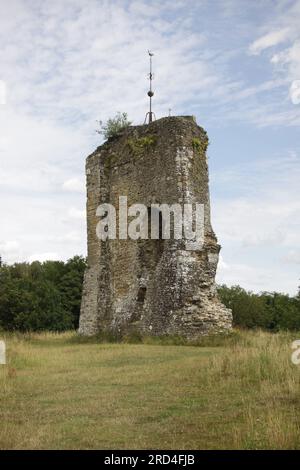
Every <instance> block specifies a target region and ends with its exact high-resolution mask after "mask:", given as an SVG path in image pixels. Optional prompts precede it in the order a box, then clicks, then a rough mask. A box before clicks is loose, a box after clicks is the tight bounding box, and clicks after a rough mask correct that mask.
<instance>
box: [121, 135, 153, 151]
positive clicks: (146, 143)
mask: <svg viewBox="0 0 300 470" xmlns="http://www.w3.org/2000/svg"><path fill="white" fill-rule="evenodd" d="M156 141H157V138H156V136H154V135H147V136H145V137H140V138H139V139H132V138H130V139H128V140H127V145H128V146H129V148H130V151H131V153H132V154H133V155H136V156H139V155H141V153H142V152H143V150H144V149H147V148H150V147H154V146H155V144H156Z"/></svg>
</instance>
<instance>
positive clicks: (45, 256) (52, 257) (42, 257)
mask: <svg viewBox="0 0 300 470" xmlns="http://www.w3.org/2000/svg"><path fill="white" fill-rule="evenodd" d="M59 259H60V256H59V255H58V254H57V253H51V252H48V253H47V252H46V253H34V254H33V255H30V256H29V257H28V258H27V261H28V262H29V263H32V262H33V261H41V262H43V261H57V260H59Z"/></svg>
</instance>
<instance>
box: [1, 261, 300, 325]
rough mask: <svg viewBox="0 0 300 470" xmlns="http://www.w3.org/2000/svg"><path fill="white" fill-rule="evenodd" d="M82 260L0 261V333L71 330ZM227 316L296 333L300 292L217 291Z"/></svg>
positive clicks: (299, 321)
mask: <svg viewBox="0 0 300 470" xmlns="http://www.w3.org/2000/svg"><path fill="white" fill-rule="evenodd" d="M85 268H86V259H85V258H83V257H81V256H74V257H73V258H71V259H69V260H68V261H66V262H64V261H46V262H43V263H41V262H39V261H34V262H32V263H15V264H13V265H6V264H2V263H1V258H0V329H2V330H9V331H13V330H18V331H42V330H51V331H64V330H69V329H77V328H78V323H79V314H80V302H81V293H82V283H83V275H84V270H85ZM218 293H219V297H220V299H221V301H222V302H223V303H224V304H225V305H226V307H228V308H230V309H231V310H232V313H233V322H234V326H238V327H242V328H262V329H266V330H271V331H279V330H300V291H299V293H298V295H296V296H294V297H291V296H289V295H287V294H281V293H278V292H262V293H259V294H255V293H253V292H250V291H246V290H245V289H243V288H242V287H240V286H233V287H227V286H226V285H221V286H219V287H218Z"/></svg>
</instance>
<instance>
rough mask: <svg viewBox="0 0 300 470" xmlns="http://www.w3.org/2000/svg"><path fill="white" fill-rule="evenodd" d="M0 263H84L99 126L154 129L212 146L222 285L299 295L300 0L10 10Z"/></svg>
mask: <svg viewBox="0 0 300 470" xmlns="http://www.w3.org/2000/svg"><path fill="white" fill-rule="evenodd" d="M0 9H1V14H0V44H1V54H0V182H1V184H0V215H1V219H0V220H1V225H0V255H1V256H2V259H3V261H5V262H7V263H13V262H18V261H33V260H36V259H38V260H41V261H43V260H46V259H64V260H66V259H68V258H70V257H72V256H74V255H76V254H82V255H86V221H85V201H86V196H85V176H84V166H85V159H86V157H87V155H89V154H90V153H91V152H92V151H93V150H94V149H95V148H96V147H97V146H98V145H100V144H101V143H102V138H101V136H99V135H98V134H97V133H96V132H95V129H96V128H97V120H102V121H105V120H106V119H108V118H109V117H111V116H114V115H115V114H116V112H118V111H121V112H123V111H125V112H127V113H128V115H129V118H130V119H131V120H132V121H133V123H134V124H142V123H143V121H144V117H145V113H146V111H147V107H148V98H147V95H146V93H147V90H148V83H147V72H148V56H147V50H148V49H150V50H152V51H153V52H154V54H155V55H154V57H153V66H154V74H155V77H154V90H155V96H154V100H153V106H154V111H155V113H156V116H157V118H159V117H163V116H166V115H168V113H169V108H171V113H172V115H195V116H196V118H197V122H198V124H199V125H201V126H203V127H204V128H205V129H206V130H207V132H208V135H209V138H210V145H209V148H208V158H209V159H208V162H209V171H210V191H211V206H212V223H213V227H214V230H215V232H216V234H217V237H218V240H219V243H220V244H221V245H222V250H221V256H220V262H219V268H218V273H217V281H218V282H219V283H226V284H228V285H236V284H239V285H241V286H242V287H244V288H246V289H249V290H253V291H254V292H260V291H280V292H286V293H289V294H291V295H294V294H295V293H296V292H297V289H298V286H299V284H300V281H299V278H300V247H299V239H300V198H299V183H300V140H299V130H300V0H257V1H255V2H249V1H248V0H197V1H195V0H185V1H183V0H149V1H148V0H145V1H141V0H136V1H135V0H132V1H130V0H128V1H127V0H122V1H119V0H110V1H106V0H64V1H61V0H51V2H45V1H41V0H10V1H9V2H7V0H0Z"/></svg>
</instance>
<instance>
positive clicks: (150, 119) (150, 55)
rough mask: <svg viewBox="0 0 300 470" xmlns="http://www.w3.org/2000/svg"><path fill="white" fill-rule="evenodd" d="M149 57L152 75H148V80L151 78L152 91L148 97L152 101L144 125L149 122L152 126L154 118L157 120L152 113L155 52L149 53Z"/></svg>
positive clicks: (150, 90)
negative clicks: (153, 59)
mask: <svg viewBox="0 0 300 470" xmlns="http://www.w3.org/2000/svg"><path fill="white" fill-rule="evenodd" d="M148 55H149V59H150V73H149V74H148V78H149V81H150V89H149V91H148V93H147V95H148V96H149V99H150V106H149V111H148V112H147V113H146V117H145V123H144V124H146V123H147V120H148V123H149V124H150V123H151V122H152V121H153V118H154V119H155V114H154V113H153V111H152V96H153V95H154V92H153V90H152V80H153V73H152V57H153V56H154V54H153V52H150V51H148Z"/></svg>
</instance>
